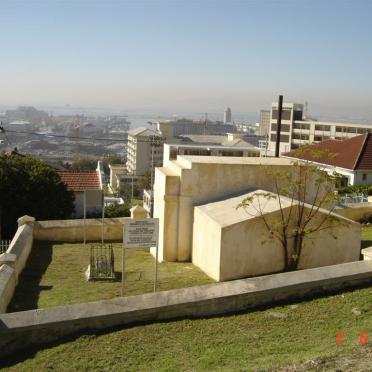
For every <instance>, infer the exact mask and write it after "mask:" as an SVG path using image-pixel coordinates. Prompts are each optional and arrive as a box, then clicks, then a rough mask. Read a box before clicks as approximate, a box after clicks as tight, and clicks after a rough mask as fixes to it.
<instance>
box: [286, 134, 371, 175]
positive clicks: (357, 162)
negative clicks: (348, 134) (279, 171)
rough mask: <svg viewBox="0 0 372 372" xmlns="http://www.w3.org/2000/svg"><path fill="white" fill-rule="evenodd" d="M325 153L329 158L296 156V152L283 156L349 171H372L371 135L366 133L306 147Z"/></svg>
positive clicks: (309, 155) (306, 152)
mask: <svg viewBox="0 0 372 372" xmlns="http://www.w3.org/2000/svg"><path fill="white" fill-rule="evenodd" d="M307 148H308V149H311V148H313V149H315V150H321V151H327V152H329V154H331V155H332V156H331V157H326V158H321V157H320V158H316V157H313V156H311V154H310V153H309V151H306V150H305V152H304V154H301V155H299V156H298V155H296V150H295V151H294V152H293V151H291V152H289V153H287V154H285V155H286V156H291V157H296V158H301V159H305V160H309V161H314V162H317V163H322V164H327V165H333V166H335V167H340V168H345V169H350V170H358V169H360V170H372V134H371V133H366V134H362V135H360V136H355V137H352V138H349V139H346V140H342V141H340V140H328V141H324V142H321V143H318V144H314V145H311V146H308V147H307Z"/></svg>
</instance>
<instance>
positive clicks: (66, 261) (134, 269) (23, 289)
mask: <svg viewBox="0 0 372 372" xmlns="http://www.w3.org/2000/svg"><path fill="white" fill-rule="evenodd" d="M88 247H89V244H88V245H87V248H86V249H85V250H84V247H83V245H81V244H67V243H52V242H41V241H39V242H35V244H34V247H33V248H32V250H31V254H30V257H29V259H28V261H27V265H26V268H25V269H24V271H23V273H22V275H21V278H20V282H19V284H18V286H17V289H16V292H15V294H14V296H13V299H12V302H11V303H10V304H9V307H8V312H11V311H23V310H29V309H35V308H45V307H50V306H61V305H67V304H75V303H81V302H89V301H99V300H105V299H110V298H114V297H118V296H120V292H121V244H119V243H115V244H114V254H115V272H116V274H117V275H116V276H117V280H115V281H95V282H87V281H86V280H85V276H84V272H85V270H86V269H87V266H88V263H89V248H88ZM125 270H126V284H125V295H126V296H131V295H137V294H143V293H148V292H151V291H152V290H153V283H154V282H153V275H154V257H153V256H152V255H150V253H149V252H148V249H127V250H126V264H125ZM212 282H214V281H213V280H212V279H210V278H208V277H207V276H206V275H205V274H204V273H203V272H202V271H201V270H199V269H198V268H197V267H195V266H194V265H192V264H191V263H173V262H169V263H161V264H159V265H158V290H160V291H162V290H168V289H174V288H181V287H191V286H195V285H201V284H207V283H212Z"/></svg>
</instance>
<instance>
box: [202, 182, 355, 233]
mask: <svg viewBox="0 0 372 372" xmlns="http://www.w3.org/2000/svg"><path fill="white" fill-rule="evenodd" d="M257 193H258V194H260V193H262V194H271V195H273V196H276V198H275V199H274V198H273V199H267V198H265V197H264V196H256V197H255V199H254V201H253V202H252V204H251V205H249V206H248V207H246V208H237V206H238V205H239V204H240V203H241V202H242V201H243V199H245V198H247V197H249V196H253V195H254V194H257ZM280 202H281V204H282V208H283V209H285V208H288V207H290V206H291V199H289V198H287V197H285V196H281V197H280ZM297 203H298V201H297V200H294V201H293V204H294V205H295V204H297ZM305 207H307V208H311V205H309V204H307V203H305ZM195 208H197V209H198V210H199V211H201V212H202V213H203V214H205V215H207V216H208V217H209V218H211V219H212V220H214V221H215V222H217V223H218V224H219V225H220V226H221V227H226V226H230V225H234V224H236V223H239V222H243V221H246V220H249V219H253V218H260V216H261V214H260V213H259V210H261V211H262V212H263V213H264V214H269V213H273V212H276V211H279V210H280V206H279V202H278V198H277V195H276V194H274V193H271V192H269V191H266V190H260V189H250V190H247V192H246V193H245V194H241V195H238V196H232V197H227V198H226V199H224V200H220V201H217V202H213V203H208V204H203V205H199V206H195ZM319 213H323V214H328V213H329V211H328V210H325V209H323V208H320V209H319ZM330 215H331V216H334V217H337V218H338V219H340V220H344V221H348V223H351V224H357V223H358V222H355V221H352V220H350V219H348V218H345V217H343V216H341V215H338V214H337V212H336V213H333V212H332V213H331V214H330Z"/></svg>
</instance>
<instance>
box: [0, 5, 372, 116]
mask: <svg viewBox="0 0 372 372" xmlns="http://www.w3.org/2000/svg"><path fill="white" fill-rule="evenodd" d="M371 14H372V1H368V0H364V1H362V0H352V1H342V0H339V1H336V0H335V1H331V0H322V1H316V0H312V1H306V0H294V1H279V0H278V1H274V0H272V1H265V0H261V1H233V0H230V1H222V0H221V1H218V0H216V1H207V0H199V1H190V0H188V1H53V0H50V1H32V0H29V1H3V0H0V56H1V63H0V66H1V68H0V105H2V106H4V105H5V106H6V105H19V104H30V105H36V106H47V105H57V106H58V105H61V106H63V105H67V104H69V105H72V106H84V107H103V108H112V109H117V110H123V111H126V110H127V111H131V110H136V111H139V112H141V111H154V112H155V111H156V112H162V111H164V112H222V111H223V110H224V109H225V108H226V107H227V106H230V107H231V108H232V111H233V114H234V113H255V112H256V113H258V111H259V110H260V109H269V108H270V104H271V102H273V101H274V100H277V97H278V95H279V94H283V95H284V100H285V101H289V102H293V101H294V102H305V101H307V102H308V105H309V113H310V114H314V115H319V116H320V117H322V118H328V119H345V120H353V121H369V122H371V123H372V71H371V70H372V22H371V20H370V17H371Z"/></svg>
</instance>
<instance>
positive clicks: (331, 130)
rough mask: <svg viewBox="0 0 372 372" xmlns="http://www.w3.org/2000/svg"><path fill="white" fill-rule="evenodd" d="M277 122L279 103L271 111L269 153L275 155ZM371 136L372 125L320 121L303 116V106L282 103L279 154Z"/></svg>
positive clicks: (274, 104) (273, 105)
mask: <svg viewBox="0 0 372 372" xmlns="http://www.w3.org/2000/svg"><path fill="white" fill-rule="evenodd" d="M277 120H278V103H277V102H276V103H273V104H272V106H271V112H270V128H269V146H268V150H269V154H271V155H272V154H274V152H275V144H276V130H277ZM364 133H372V125H371V124H354V123H334V122H322V121H316V120H314V119H311V120H307V119H305V118H304V117H303V105H302V104H300V103H283V108H282V122H281V131H280V145H279V152H280V153H283V152H288V151H290V150H293V149H296V148H298V147H300V146H301V145H304V144H307V143H318V142H322V141H325V140H328V139H336V140H342V139H346V138H351V137H354V136H357V135H359V134H364Z"/></svg>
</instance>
